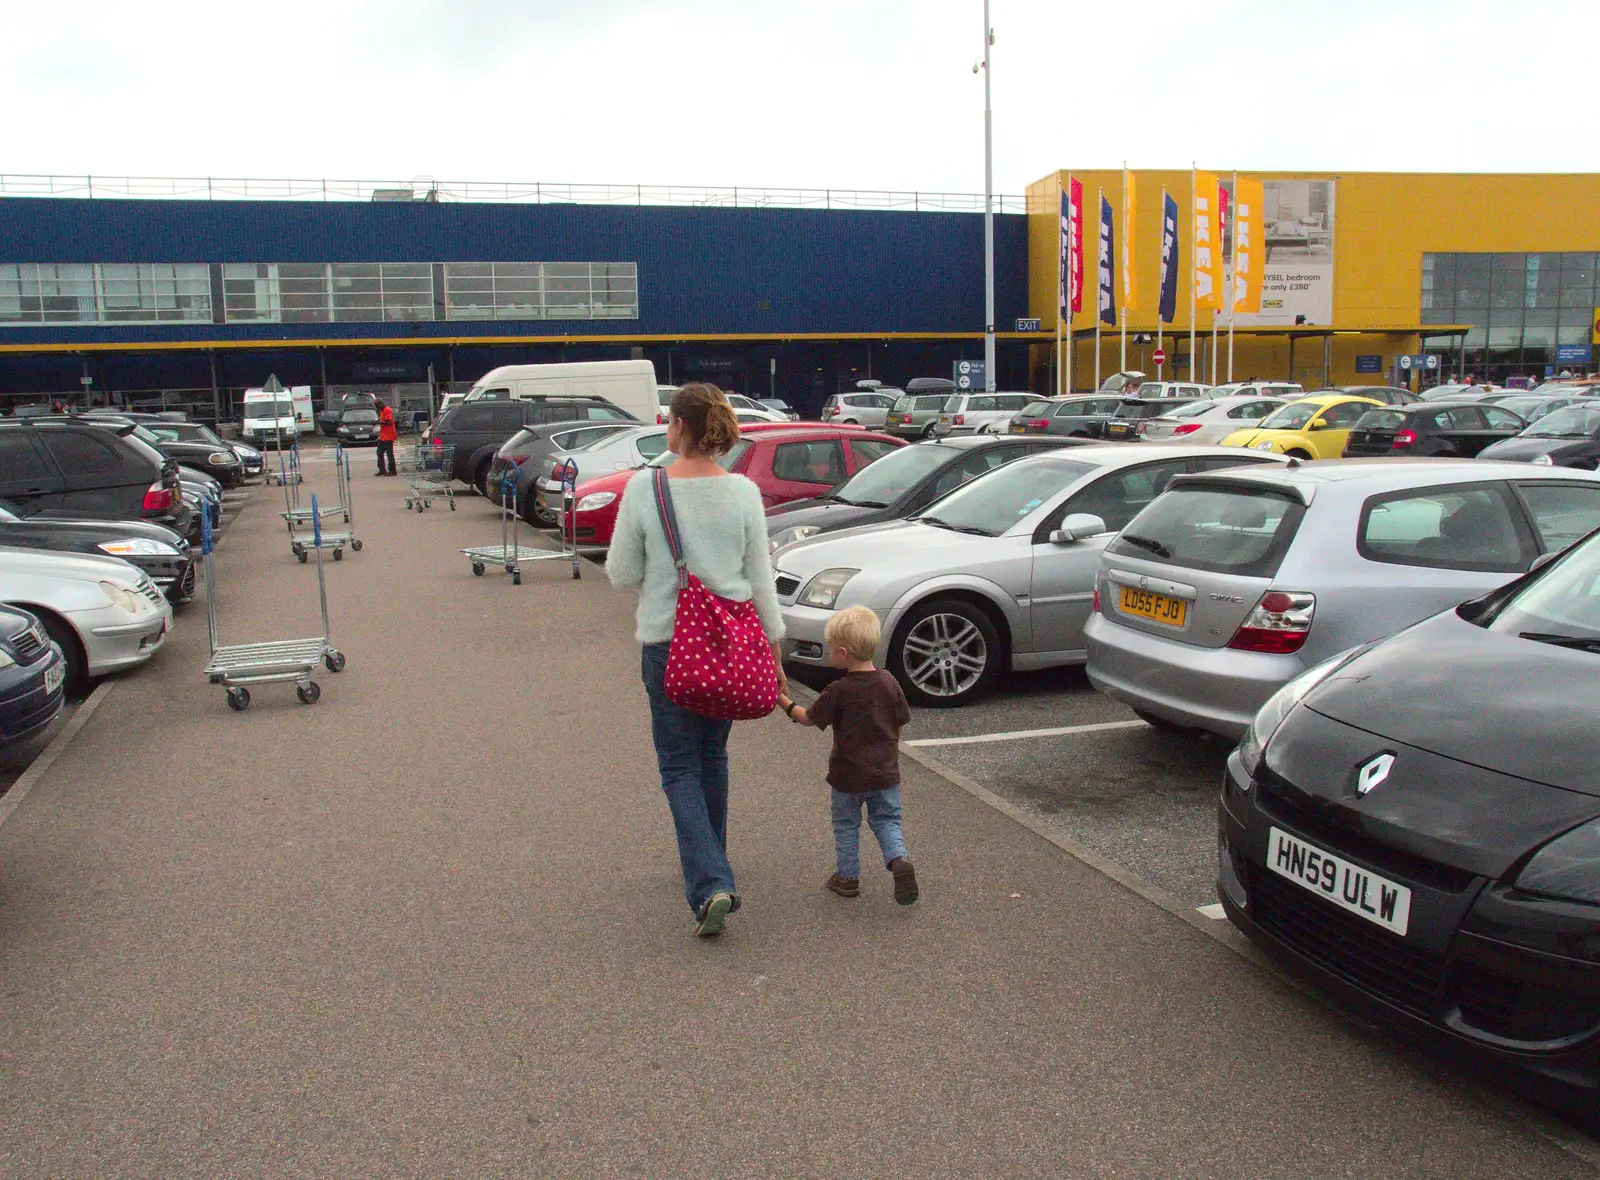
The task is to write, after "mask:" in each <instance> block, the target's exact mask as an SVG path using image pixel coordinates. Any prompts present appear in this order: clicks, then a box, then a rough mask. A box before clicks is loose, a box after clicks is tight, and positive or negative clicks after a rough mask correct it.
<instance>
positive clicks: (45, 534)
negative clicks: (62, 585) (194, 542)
mask: <svg viewBox="0 0 1600 1180" xmlns="http://www.w3.org/2000/svg"><path fill="white" fill-rule="evenodd" d="M0 545H9V546H12V547H14V548H17V549H53V550H55V551H57V552H61V553H87V554H89V555H91V556H93V557H120V558H121V559H122V560H123V561H126V562H127V563H128V564H129V565H133V566H137V567H138V568H139V569H142V570H143V571H144V572H145V573H146V574H148V575H149V576H150V580H151V581H152V582H154V583H155V584H156V586H157V587H158V588H159V589H160V590H161V592H162V593H163V594H165V595H166V596H167V598H168V599H170V600H171V601H173V602H188V601H189V600H190V598H192V597H193V596H194V582H195V570H194V558H193V557H192V556H191V554H190V549H189V542H188V541H186V540H185V539H184V538H182V537H180V536H179V535H178V534H177V533H175V532H173V531H172V530H171V529H169V528H166V527H165V526H163V525H159V524H153V523H151V522H150V521H146V520H73V519H71V518H70V517H68V518H58V517H55V516H52V515H50V514H49V513H46V514H44V515H41V516H32V517H23V516H22V514H21V513H19V512H18V511H17V510H16V505H14V504H11V503H10V502H8V501H6V500H0Z"/></svg>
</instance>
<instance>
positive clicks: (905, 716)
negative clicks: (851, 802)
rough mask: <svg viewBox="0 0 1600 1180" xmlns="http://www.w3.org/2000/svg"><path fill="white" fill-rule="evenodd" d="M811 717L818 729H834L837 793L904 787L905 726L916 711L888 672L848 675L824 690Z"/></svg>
mask: <svg viewBox="0 0 1600 1180" xmlns="http://www.w3.org/2000/svg"><path fill="white" fill-rule="evenodd" d="M806 718H807V719H808V720H809V721H810V722H811V723H812V724H813V725H815V726H816V727H817V728H818V729H827V728H828V727H829V726H830V725H831V726H833V753H832V754H830V755H829V756H828V785H829V786H830V787H832V788H833V789H834V790H835V791H848V792H850V793H851V794H857V795H860V794H865V793H866V792H868V791H883V790H887V789H888V788H889V787H898V786H899V785H900V728H901V726H903V725H905V724H906V722H908V721H910V720H911V707H910V706H909V705H907V704H906V694H905V693H903V692H901V691H900V683H899V681H897V680H896V679H895V678H894V677H893V676H891V675H890V674H889V673H887V672H885V671H884V670H883V669H882V668H874V669H873V670H872V671H870V672H846V673H845V674H844V675H843V676H841V677H839V679H837V680H835V681H834V682H833V683H832V684H830V685H828V687H827V688H825V689H823V690H822V695H821V696H819V697H817V700H816V703H815V704H813V705H812V706H811V707H810V708H809V709H807V710H806Z"/></svg>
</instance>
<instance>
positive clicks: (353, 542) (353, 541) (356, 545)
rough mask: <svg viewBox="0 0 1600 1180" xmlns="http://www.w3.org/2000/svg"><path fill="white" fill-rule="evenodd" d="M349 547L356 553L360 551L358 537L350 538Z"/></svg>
mask: <svg viewBox="0 0 1600 1180" xmlns="http://www.w3.org/2000/svg"><path fill="white" fill-rule="evenodd" d="M350 548H352V549H354V550H355V551H356V552H357V553H360V552H361V540H360V538H355V537H353V538H351V541H350Z"/></svg>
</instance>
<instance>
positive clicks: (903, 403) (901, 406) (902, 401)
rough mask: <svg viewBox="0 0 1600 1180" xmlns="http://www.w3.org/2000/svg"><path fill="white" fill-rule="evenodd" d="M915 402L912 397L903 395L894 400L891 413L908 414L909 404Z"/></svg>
mask: <svg viewBox="0 0 1600 1180" xmlns="http://www.w3.org/2000/svg"><path fill="white" fill-rule="evenodd" d="M916 400H917V399H916V398H914V397H906V396H904V395H902V396H900V397H897V398H895V399H894V406H893V408H892V409H893V412H894V413H896V414H904V413H906V412H908V411H909V410H910V409H911V403H912V402H914V401H916Z"/></svg>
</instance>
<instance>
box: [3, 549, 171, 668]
mask: <svg viewBox="0 0 1600 1180" xmlns="http://www.w3.org/2000/svg"><path fill="white" fill-rule="evenodd" d="M0 602H3V603H5V604H6V605H8V606H17V607H21V608H22V609H23V610H26V611H28V612H29V613H30V614H33V615H35V616H36V617H37V618H38V619H39V621H40V622H41V623H43V624H44V629H45V630H46V631H47V632H48V633H49V635H50V638H51V640H52V641H53V642H54V643H55V644H56V646H58V647H60V648H61V652H62V654H63V655H64V656H66V659H67V691H68V692H81V691H82V690H83V689H84V688H85V687H86V685H87V682H88V680H89V679H90V678H91V677H95V676H104V675H106V674H107V673H108V672H117V671H121V670H122V669H124V668H131V667H134V666H135V665H137V664H142V663H144V662H145V661H146V660H148V659H149V658H150V657H151V656H152V655H154V654H155V653H156V651H157V650H158V649H159V648H160V647H161V645H162V644H163V643H165V642H166V638H167V632H168V631H170V630H171V629H172V604H171V603H170V602H168V601H167V599H166V596H165V595H164V594H162V593H161V591H160V590H158V589H157V588H156V584H155V583H154V582H152V581H151V580H150V579H149V578H148V577H147V576H146V575H145V574H144V573H143V572H142V571H140V570H138V569H135V568H134V567H133V566H131V565H129V564H128V563H127V562H125V561H123V560H122V559H121V558H117V557H91V556H89V555H87V554H82V553H59V552H55V551H53V550H44V549H13V548H0Z"/></svg>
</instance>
